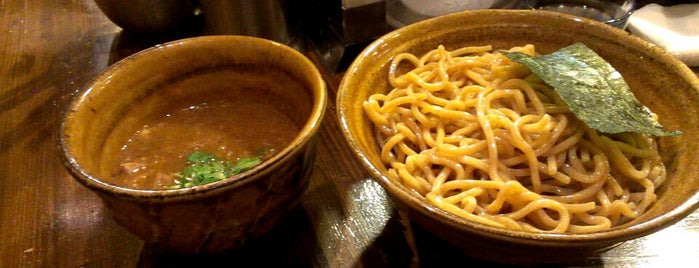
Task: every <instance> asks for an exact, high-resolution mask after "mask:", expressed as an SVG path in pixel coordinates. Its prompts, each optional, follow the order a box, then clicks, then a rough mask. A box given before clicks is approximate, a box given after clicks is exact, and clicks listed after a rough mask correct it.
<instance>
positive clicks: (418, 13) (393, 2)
mask: <svg viewBox="0 0 699 268" xmlns="http://www.w3.org/2000/svg"><path fill="white" fill-rule="evenodd" d="M385 1H386V20H387V23H388V24H389V25H390V26H391V27H393V28H400V27H403V26H405V25H408V24H412V23H415V22H418V21H421V20H425V19H429V18H432V17H437V16H441V15H445V14H449V13H454V12H458V11H464V10H474V9H491V8H498V9H503V8H510V9H512V8H518V7H519V5H520V3H519V0H469V1H463V0H432V1H422V0H385Z"/></svg>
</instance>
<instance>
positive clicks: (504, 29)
mask: <svg viewBox="0 0 699 268" xmlns="http://www.w3.org/2000/svg"><path fill="white" fill-rule="evenodd" d="M575 42H583V43H584V44H586V45H587V46H588V47H590V48H591V49H593V50H594V51H596V52H597V53H598V54H599V55H600V56H602V57H603V58H605V59H606V60H607V61H608V62H610V63H611V64H612V65H613V66H614V67H615V68H616V69H617V70H619V71H620V72H621V73H622V75H623V76H624V78H625V79H626V81H627V82H628V84H629V85H630V87H631V89H632V90H633V92H634V93H635V94H636V96H637V98H638V99H639V100H640V101H641V102H642V103H643V104H645V105H646V106H648V107H649V108H650V109H651V110H653V111H654V112H655V113H657V114H658V115H659V116H660V121H661V123H662V124H663V125H664V126H666V127H667V128H668V129H679V130H681V131H682V132H683V134H682V135H681V136H679V137H676V138H661V139H660V146H661V147H660V150H661V153H662V155H663V156H664V158H665V163H666V165H667V169H668V173H669V177H668V180H667V182H666V184H665V185H664V186H663V187H662V188H660V189H659V191H658V201H657V203H656V204H655V205H654V206H653V207H652V208H650V210H649V211H648V212H647V213H645V214H644V215H643V216H641V217H640V218H638V219H637V220H634V221H632V222H631V223H629V224H625V225H622V226H618V227H615V228H612V229H611V230H609V231H605V232H599V233H590V234H575V235H571V234H536V233H529V232H521V231H509V230H504V229H500V228H494V227H490V226H485V225H481V224H477V223H474V222H470V221H466V220H464V219H461V218H459V217H456V216H453V215H450V214H447V213H445V212H444V211H442V210H440V209H437V208H435V207H433V206H431V205H429V204H428V203H427V202H426V201H425V199H424V198H421V197H419V196H417V195H413V194H411V193H409V192H408V191H406V190H405V188H403V187H402V186H401V185H397V184H395V183H393V182H391V180H389V179H388V177H387V176H386V168H385V167H384V165H383V164H382V163H381V160H380V158H379V153H380V151H379V147H378V145H377V142H376V139H375V137H374V134H373V130H372V126H371V124H370V121H369V120H368V118H367V117H366V116H365V115H364V111H363V110H362V107H361V105H359V104H360V103H362V102H363V101H364V100H366V99H367V98H368V97H369V96H370V95H371V94H374V93H378V92H382V93H385V92H387V91H388V90H389V88H388V86H387V85H388V79H387V75H386V74H387V72H388V65H389V60H390V59H391V57H393V56H395V55H396V54H398V53H401V52H412V53H416V54H422V53H424V52H427V51H429V50H431V49H433V48H436V47H437V45H440V44H441V45H445V46H446V48H447V49H453V48H456V47H462V46H467V45H488V44H490V45H493V46H494V48H495V49H509V48H511V47H513V46H521V45H525V44H534V45H536V48H537V51H539V52H540V53H550V52H553V51H555V50H558V49H560V48H563V47H565V46H568V45H570V44H573V43H575ZM337 112H338V116H339V117H340V122H341V124H342V129H343V134H344V135H345V136H346V138H347V140H348V141H349V144H350V146H351V147H352V148H353V149H354V151H355V152H356V154H357V156H358V157H359V159H360V160H361V161H362V163H363V164H364V166H365V167H366V168H367V169H368V170H369V171H370V172H371V174H372V175H373V177H374V178H375V179H376V180H377V181H378V182H379V183H380V184H381V185H382V186H383V187H384V188H385V189H386V191H387V192H388V193H389V195H390V196H392V198H393V199H394V201H395V202H396V204H397V205H399V207H401V208H402V209H404V210H405V211H407V212H408V215H409V216H410V217H411V219H412V220H413V221H414V222H416V223H418V224H420V225H422V226H424V227H425V228H426V229H427V230H430V231H432V232H433V233H434V234H435V235H436V236H438V237H441V238H442V239H444V240H446V241H449V242H451V243H453V244H454V245H456V246H458V247H461V248H463V249H464V253H465V254H468V255H472V256H475V257H479V258H486V259H493V260H497V261H501V262H516V263H541V262H559V261H565V260H569V259H573V258H581V257H588V256H590V255H595V254H599V253H602V252H604V251H605V250H608V249H610V248H612V247H614V246H616V245H618V244H619V243H621V242H624V241H627V240H630V239H634V238H638V237H641V236H644V235H648V234H650V233H653V232H655V231H658V230H660V229H662V228H665V227H667V226H669V225H671V224H673V223H675V222H677V221H679V220H680V219H682V218H684V217H685V216H687V215H688V214H690V213H691V212H693V211H694V210H696V209H697V207H699V193H698V190H699V165H697V160H698V159H699V156H698V155H697V153H699V140H697V137H699V80H698V79H697V77H696V75H695V74H694V73H692V72H691V70H690V69H689V68H687V67H686V66H685V65H684V64H682V63H681V62H680V61H678V60H676V59H675V58H673V57H672V56H670V55H669V54H668V53H666V52H664V51H662V50H661V49H660V48H658V47H655V46H653V45H652V44H649V43H647V42H645V41H642V40H641V39H639V38H636V37H634V36H632V35H631V34H629V33H627V32H625V31H622V30H618V29H615V28H613V27H610V26H607V25H604V24H602V23H598V22H594V21H589V20H585V19H579V18H574V17H571V16H568V15H563V14H558V13H551V12H546V11H529V10H484V11H465V12H462V13H455V14H452V15H447V16H442V17H438V18H435V19H431V20H427V21H423V22H420V23H417V24H413V25H410V26H408V27H404V28H401V29H398V30H396V31H394V32H391V33H388V34H387V35H385V36H383V37H381V38H380V39H378V40H376V41H375V42H373V43H372V44H370V45H369V46H368V47H367V48H366V49H365V50H364V51H363V52H362V53H361V54H360V55H359V56H358V57H357V58H356V60H355V61H354V62H353V63H352V64H351V66H350V67H349V68H348V70H347V73H346V75H345V77H344V79H343V80H342V82H341V84H340V88H339V92H338V95H337Z"/></svg>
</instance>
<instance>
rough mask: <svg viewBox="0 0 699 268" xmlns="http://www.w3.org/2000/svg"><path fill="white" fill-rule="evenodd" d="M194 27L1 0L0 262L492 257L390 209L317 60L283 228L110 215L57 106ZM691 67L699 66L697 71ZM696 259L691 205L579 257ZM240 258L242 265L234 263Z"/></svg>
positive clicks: (365, 261)
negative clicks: (72, 168)
mask: <svg viewBox="0 0 699 268" xmlns="http://www.w3.org/2000/svg"><path fill="white" fill-rule="evenodd" d="M192 34H196V30H192V31H184V32H182V33H178V34H175V35H171V36H159V37H152V36H150V37H146V36H134V35H129V34H128V33H125V32H124V31H122V30H121V28H119V27H118V26H116V25H115V24H113V23H112V22H111V21H110V20H108V19H107V17H105V16H104V15H103V14H102V13H101V12H100V10H99V8H98V7H97V5H96V4H95V3H94V2H93V1H88V0H85V1H19V0H18V1H2V0H0V267H8V268H9V267H83V266H85V267H173V266H176V267H183V266H184V267H202V266H204V267H211V266H216V267H218V266H253V265H254V266H255V267H260V266H262V267H270V266H273V267H418V266H421V267H435V266H438V265H442V264H444V265H446V264H454V265H474V264H475V265H476V266H479V265H496V264H497V263H492V262H488V261H484V260H479V259H474V258H469V257H466V256H465V255H463V254H462V253H460V252H459V250H457V249H456V248H454V247H452V246H450V245H448V244H446V243H445V242H443V241H440V240H439V239H438V238H436V237H434V236H432V235H431V234H429V233H428V232H426V231H425V230H422V229H420V228H419V227H417V226H415V225H413V224H411V222H410V221H409V220H408V219H407V218H406V217H404V216H403V214H401V213H399V212H398V211H396V210H395V209H394V207H393V205H392V204H391V201H390V200H389V199H388V197H387V196H386V193H385V192H384V191H383V190H382V188H381V187H380V186H379V185H378V184H377V183H376V182H374V181H373V180H372V179H371V178H370V177H369V175H368V173H367V172H366V171H365V170H364V169H363V168H362V167H361V164H360V163H359V161H358V160H357V159H356V158H355V157H354V155H353V154H352V152H351V151H350V149H349V148H348V146H347V144H346V143H345V140H344V138H343V137H342V135H341V133H340V127H339V122H338V120H337V117H336V112H335V105H334V102H333V100H334V98H335V93H336V91H337V89H338V86H339V84H340V81H341V79H342V76H343V73H342V72H341V71H335V70H328V69H326V68H325V67H323V64H321V62H320V61H321V60H320V58H319V56H318V55H317V54H316V53H314V50H313V49H311V48H308V49H307V50H304V51H305V52H306V53H307V55H308V57H309V58H311V59H312V60H313V61H314V62H316V63H317V64H318V67H319V69H320V70H321V72H322V73H323V75H324V78H325V80H326V82H327V85H328V90H329V98H330V100H331V101H330V102H329V105H328V107H327V113H326V116H325V118H324V121H323V125H322V128H321V131H320V143H319V146H318V152H317V158H316V162H315V165H314V171H313V174H312V182H311V185H310V188H309V189H308V191H307V192H306V193H305V194H304V196H303V199H302V202H301V204H300V206H298V207H297V208H296V209H295V210H294V211H293V212H292V213H291V214H290V215H289V216H288V217H286V218H285V219H284V220H283V221H282V222H281V223H280V225H279V226H277V227H276V228H275V229H274V230H272V231H271V232H270V233H268V234H267V235H265V236H263V237H261V238H260V239H258V240H255V241H253V242H250V243H249V244H248V245H246V246H245V247H243V248H241V249H237V250H231V251H229V252H224V253H222V254H217V255H204V256H202V255H179V254H174V253H168V252H162V251H160V250H158V249H157V248H154V247H151V246H149V245H144V243H143V242H142V241H140V240H139V239H138V238H136V237H135V236H134V235H132V234H130V233H129V232H127V231H126V230H125V229H123V228H121V227H120V226H119V225H117V224H116V223H115V222H114V221H113V220H112V218H111V217H110V216H109V215H108V214H107V213H106V210H105V208H104V207H103V206H102V203H101V202H100V200H99V199H98V198H97V196H96V195H95V194H93V193H91V192H90V191H89V190H87V189H86V188H85V187H83V186H82V185H80V184H79V183H77V182H76V181H75V180H73V179H72V178H71V177H70V175H69V174H68V173H67V172H66V170H65V169H64V167H63V166H62V163H61V160H60V157H59V150H58V147H57V143H56V141H57V129H58V125H59V121H60V115H61V113H62V110H63V108H64V106H65V105H66V104H67V103H68V102H69V101H70V100H71V98H72V97H73V96H74V95H75V94H76V92H78V91H79V90H80V89H81V87H82V86H83V85H85V84H86V83H87V82H88V81H89V80H90V79H92V78H93V77H94V76H95V75H96V74H98V73H99V72H101V71H103V70H105V69H106V68H107V67H109V66H110V65H111V64H112V63H114V62H115V61H117V60H119V59H121V58H123V57H125V56H127V55H130V54H132V53H134V52H136V51H139V50H141V49H144V48H147V47H149V46H152V45H155V44H157V43H161V42H165V41H169V40H174V39H177V38H182V37H186V36H188V35H192ZM693 70H694V72H695V73H699V69H697V68H694V69H693ZM697 263H699V211H696V212H694V213H693V214H691V215H690V216H689V217H687V218H685V219H684V220H682V221H680V222H678V223H677V224H675V225H672V226H670V227H668V228H666V229H664V230H662V231H660V232H657V233H655V234H651V235H648V236H646V237H642V238H638V239H635V240H632V241H628V242H625V243H623V244H621V245H619V246H618V247H616V248H614V249H612V250H610V251H608V252H606V253H604V254H601V255H599V256H594V257H591V258H588V259H585V260H583V261H571V262H570V263H562V264H557V265H556V266H575V267H581V266H582V267H640V266H658V267H660V266H662V267H675V266H691V265H692V264H697ZM241 264H243V265H241Z"/></svg>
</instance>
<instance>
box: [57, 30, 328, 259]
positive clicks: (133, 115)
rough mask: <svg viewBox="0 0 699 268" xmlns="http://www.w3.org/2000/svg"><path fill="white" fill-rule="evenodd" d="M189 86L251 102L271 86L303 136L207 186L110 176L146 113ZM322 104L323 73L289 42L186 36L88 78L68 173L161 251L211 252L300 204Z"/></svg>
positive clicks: (67, 120)
mask: <svg viewBox="0 0 699 268" xmlns="http://www.w3.org/2000/svg"><path fill="white" fill-rule="evenodd" d="M193 90H198V91H201V90H211V92H215V93H217V94H220V98H232V97H236V98H247V99H251V100H252V98H255V96H259V95H260V94H258V93H259V92H261V91H262V90H268V91H269V92H271V94H275V95H276V96H277V97H278V98H276V100H274V101H276V102H275V103H276V104H278V105H279V107H280V110H281V111H283V112H284V113H286V114H287V115H288V116H289V117H290V118H291V120H293V121H294V123H295V124H297V125H298V128H299V129H300V132H299V133H298V135H297V136H296V137H295V138H294V139H293V140H292V141H291V143H289V144H288V145H287V146H286V147H285V148H282V149H280V150H278V152H277V153H276V154H275V155H274V156H272V157H270V158H269V159H267V160H265V161H264V162H262V163H261V164H259V165H257V166H256V167H254V168H252V169H250V170H248V171H246V172H243V173H240V174H238V175H235V176H233V177H230V178H227V179H224V180H220V181H217V182H213V183H210V184H205V185H201V186H195V187H191V188H184V189H178V190H137V189H131V188H126V187H120V186H116V185H113V184H109V183H107V182H105V179H106V178H107V177H109V176H110V174H111V172H112V171H113V170H114V167H115V166H116V165H118V163H116V162H117V159H116V155H117V152H118V151H119V150H120V148H121V146H123V145H124V144H125V142H126V141H127V139H129V138H130V136H131V135H133V133H134V132H135V131H136V130H138V129H140V128H141V127H143V124H144V120H146V117H147V116H146V115H149V114H158V113H160V112H161V111H160V110H159V109H162V107H164V106H167V104H168V103H170V102H174V101H185V102H186V101H188V100H189V99H188V97H187V96H188V94H187V93H188V92H191V91H193ZM222 90H223V91H222ZM225 91H229V92H230V93H231V94H227V93H225ZM222 92H223V93H222ZM221 93H222V94H221ZM217 96H219V95H217ZM231 96H232V97H231ZM258 101H259V100H258ZM326 103H327V92H326V86H325V83H324V81H323V79H322V77H321V75H320V73H319V71H318V69H316V68H315V66H314V64H313V63H312V62H311V61H310V60H309V59H308V58H306V57H305V56H304V55H302V54H301V53H299V52H298V51H296V50H294V49H292V48H290V47H287V46H285V45H282V44H279V43H276V42H273V41H269V40H265V39H259V38H254V37H244V36H206V37H196V38H189V39H182V40H178V41H173V42H170V43H166V44H162V45H158V46H155V47H152V48H149V49H146V50H144V51H141V52H139V53H136V54H134V55H132V56H129V57H127V58H125V59H123V60H121V61H119V62H117V63H115V64H113V65H112V66H111V67H109V68H108V69H107V70H106V71H104V72H103V73H102V74H100V75H98V76H97V77H96V78H95V79H94V80H92V81H91V82H90V83H88V84H87V86H85V88H84V89H83V90H82V91H81V92H80V93H79V94H78V95H77V96H76V98H75V99H74V100H73V101H72V103H71V104H70V105H69V106H68V107H67V109H66V112H65V114H64V117H63V119H62V122H61V125H60V135H59V137H60V138H59V139H60V140H59V142H60V147H61V149H62V153H63V158H64V164H65V166H66V167H67V169H68V171H69V172H70V173H71V174H72V175H73V177H74V178H75V179H76V180H77V181H78V182H80V183H81V184H83V185H84V186H86V187H87V188H89V189H90V190H92V191H94V192H95V193H97V195H98V196H99V197H100V198H101V199H102V200H103V201H104V204H105V206H106V208H107V209H108V211H109V212H110V213H111V215H112V216H113V218H114V219H115V220H116V222H117V223H119V224H120V225H122V226H123V227H125V228H126V229H128V230H129V231H131V232H132V233H134V234H135V235H137V236H138V237H140V238H141V239H143V240H144V241H145V242H146V243H149V244H155V245H156V246H157V247H159V248H161V249H163V250H169V251H176V252H181V253H215V252H220V251H223V250H226V249H230V248H235V247H239V246H241V245H243V244H244V243H245V242H246V241H248V240H250V239H254V238H256V237H258V236H259V235H261V234H263V233H265V232H266V231H268V230H270V229H271V228H273V227H274V225H275V223H276V222H277V221H278V220H279V219H280V218H281V217H282V216H284V215H285V213H286V212H287V211H288V210H290V209H291V208H292V207H293V206H294V205H295V204H297V203H298V200H299V197H300V196H301V195H302V194H303V193H304V191H305V190H306V189H307V187H308V185H309V180H310V176H309V175H310V174H309V173H310V172H311V168H312V161H313V159H314V152H315V145H316V143H317V142H316V133H317V131H318V128H319V127H320V124H321V120H322V118H323V114H324V111H325V107H326ZM260 112H264V111H260Z"/></svg>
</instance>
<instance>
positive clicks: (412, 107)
mask: <svg viewBox="0 0 699 268" xmlns="http://www.w3.org/2000/svg"><path fill="white" fill-rule="evenodd" d="M510 51H518V52H522V53H526V54H529V55H535V54H536V52H535V48H534V46H533V45H526V46H523V47H514V48H511V50H510ZM388 79H389V83H390V86H391V87H392V88H393V89H392V90H391V91H390V92H388V93H387V94H374V95H372V96H370V97H369V99H368V100H367V101H365V102H364V103H363V107H364V110H365V113H366V115H367V116H368V118H369V119H370V120H371V121H372V122H373V124H374V126H375V131H376V138H377V140H378V142H379V144H380V146H381V148H380V149H381V159H382V161H383V162H384V163H385V164H386V165H387V168H388V175H389V177H390V179H392V180H395V181H396V182H398V183H400V184H402V185H404V186H405V187H406V188H408V189H410V190H411V191H414V192H415V193H417V194H419V195H421V196H423V197H424V198H425V199H426V200H427V201H428V202H430V203H432V204H434V205H435V206H437V207H439V208H441V209H443V210H445V211H447V212H450V213H453V214H455V215H458V216H460V217H463V218H465V219H468V220H471V221H475V222H480V223H484V224H488V225H492V226H499V227H503V228H508V229H514V230H523V231H531V232H550V233H589V232H595V231H601V230H605V229H609V228H610V227H613V226H617V225H620V224H623V223H626V222H628V221H630V220H631V219H634V218H636V217H638V216H639V215H640V214H641V213H643V212H644V211H645V210H646V209H647V208H648V207H649V206H650V205H651V204H652V203H653V202H654V201H655V200H656V195H655V189H656V188H657V187H659V186H660V185H661V184H662V183H663V180H664V179H665V175H666V172H665V167H664V166H663V163H662V162H661V158H660V155H659V153H658V150H657V145H656V141H655V140H654V139H653V138H651V137H648V136H645V135H642V134H637V133H622V134H614V135H607V134H602V133H598V132H597V131H596V130H593V129H591V128H589V127H588V126H586V125H585V124H584V123H583V122H581V121H579V120H578V119H577V118H576V117H575V116H574V115H573V114H571V112H570V111H569V109H568V107H567V105H566V104H565V103H564V102H563V101H562V100H561V99H560V98H559V96H558V95H557V93H556V92H555V91H554V89H553V88H551V87H550V86H548V85H546V84H545V83H544V82H543V81H541V79H539V78H538V77H536V76H535V75H532V73H531V72H530V71H529V69H527V68H526V67H525V66H523V65H520V64H517V63H515V62H513V61H510V60H509V59H508V58H506V57H505V56H504V55H502V54H500V53H498V52H496V51H492V47H491V46H481V47H464V48H460V49H456V50H453V51H448V50H446V49H445V48H444V47H443V46H439V47H438V48H437V49H434V50H432V51H429V52H428V53H426V54H424V55H421V56H419V55H413V54H408V53H404V54H400V55H397V56H396V57H395V58H394V59H393V61H392V62H391V65H390V70H389V73H388Z"/></svg>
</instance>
